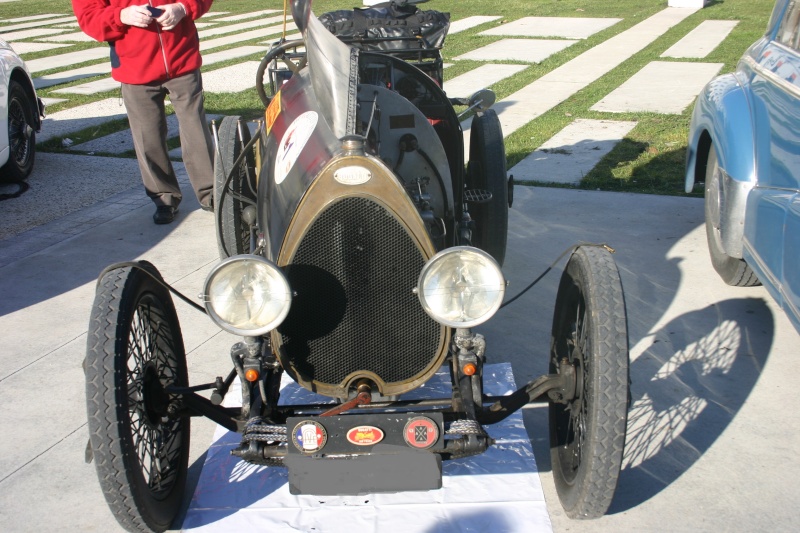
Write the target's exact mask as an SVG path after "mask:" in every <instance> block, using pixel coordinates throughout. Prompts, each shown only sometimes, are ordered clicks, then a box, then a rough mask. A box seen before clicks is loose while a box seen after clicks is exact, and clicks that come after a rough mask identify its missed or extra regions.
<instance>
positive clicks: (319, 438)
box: [292, 420, 328, 453]
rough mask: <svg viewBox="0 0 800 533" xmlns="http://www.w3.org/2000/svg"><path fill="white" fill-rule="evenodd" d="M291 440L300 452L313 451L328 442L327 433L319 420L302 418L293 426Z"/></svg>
mask: <svg viewBox="0 0 800 533" xmlns="http://www.w3.org/2000/svg"><path fill="white" fill-rule="evenodd" d="M292 442H294V445H295V446H297V449H298V450H300V451H301V452H305V453H314V452H318V451H319V450H321V449H322V448H323V446H325V443H326V442H328V433H327V432H326V431H325V428H324V427H322V424H320V423H319V422H314V421H313V420H304V421H302V422H300V423H299V424H297V425H296V426H295V427H294V430H293V431H292Z"/></svg>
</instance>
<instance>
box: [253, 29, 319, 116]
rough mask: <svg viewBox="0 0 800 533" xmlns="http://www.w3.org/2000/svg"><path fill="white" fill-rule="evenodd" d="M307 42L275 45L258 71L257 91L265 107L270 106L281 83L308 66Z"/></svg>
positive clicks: (300, 41)
mask: <svg viewBox="0 0 800 533" xmlns="http://www.w3.org/2000/svg"><path fill="white" fill-rule="evenodd" d="M306 62H307V58H306V54H305V43H304V42H303V41H302V40H295V41H284V42H279V43H277V44H275V45H273V47H272V48H270V50H269V51H268V52H267V55H265V56H264V58H263V59H262V60H261V63H260V64H259V65H258V70H257V71H256V91H257V92H258V97H259V98H260V99H261V103H262V104H264V107H267V106H269V103H270V102H271V101H272V97H274V96H275V93H277V92H278V91H279V90H280V88H281V85H282V84H283V83H284V82H285V81H287V80H288V79H289V78H290V77H291V76H292V74H296V73H298V72H300V70H301V69H303V68H304V67H305V66H306Z"/></svg>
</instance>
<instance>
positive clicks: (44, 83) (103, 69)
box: [33, 61, 111, 89]
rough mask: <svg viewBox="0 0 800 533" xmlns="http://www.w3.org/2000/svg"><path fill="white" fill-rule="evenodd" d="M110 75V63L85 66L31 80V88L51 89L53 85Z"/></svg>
mask: <svg viewBox="0 0 800 533" xmlns="http://www.w3.org/2000/svg"><path fill="white" fill-rule="evenodd" d="M110 73H111V63H110V62H108V61H107V62H105V63H95V64H94V65H87V66H85V67H80V68H75V69H70V70H65V71H63V72H57V73H55V74H46V75H44V76H39V77H38V78H33V86H34V87H36V88H37V89H44V88H46V87H52V86H53V85H60V84H62V83H68V82H71V81H76V80H81V79H83V78H91V77H93V76H102V75H103V74H110Z"/></svg>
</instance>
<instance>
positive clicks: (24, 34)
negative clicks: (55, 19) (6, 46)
mask: <svg viewBox="0 0 800 533" xmlns="http://www.w3.org/2000/svg"><path fill="white" fill-rule="evenodd" d="M65 31H67V30H65V29H56V28H36V29H33V30H21V31H12V32H8V33H0V37H2V38H3V39H4V40H6V41H20V40H22V39H32V38H34V37H41V36H42V35H55V34H56V33H64V32H65Z"/></svg>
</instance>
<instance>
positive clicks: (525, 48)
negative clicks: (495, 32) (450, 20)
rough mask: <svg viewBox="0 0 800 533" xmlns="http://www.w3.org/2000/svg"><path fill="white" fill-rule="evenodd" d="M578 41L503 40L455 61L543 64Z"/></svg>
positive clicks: (459, 57) (462, 55) (458, 57)
mask: <svg viewBox="0 0 800 533" xmlns="http://www.w3.org/2000/svg"><path fill="white" fill-rule="evenodd" d="M577 42H578V41H574V40H568V39H559V40H550V39H503V40H500V41H497V42H494V43H491V44H487V45H486V46H483V47H481V48H477V49H475V50H472V51H471V52H467V53H466V54H461V55H460V56H457V57H454V58H453V59H457V60H462V59H472V60H474V61H502V60H507V61H525V62H526V63H541V62H542V61H544V60H545V59H547V58H548V57H550V56H551V55H553V54H555V53H557V52H560V51H561V50H564V49H565V48H568V47H570V46H572V45H573V44H575V43H577Z"/></svg>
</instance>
